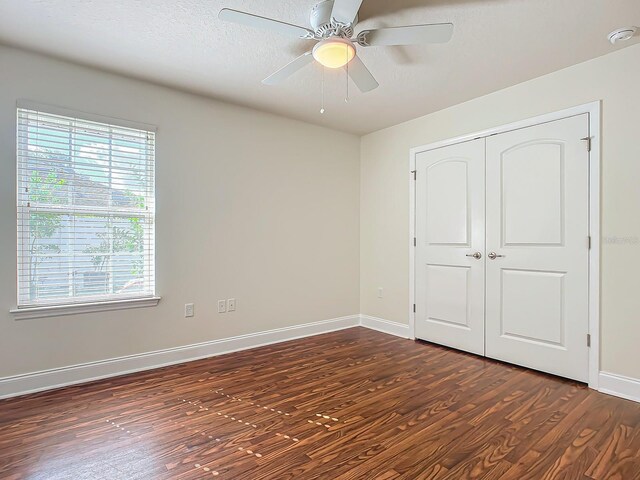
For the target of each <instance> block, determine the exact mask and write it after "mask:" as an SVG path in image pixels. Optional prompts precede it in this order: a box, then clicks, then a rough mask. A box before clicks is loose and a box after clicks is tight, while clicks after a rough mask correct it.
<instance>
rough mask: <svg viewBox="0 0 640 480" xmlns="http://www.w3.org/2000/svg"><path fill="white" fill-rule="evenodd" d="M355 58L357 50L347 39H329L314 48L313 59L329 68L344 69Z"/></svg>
mask: <svg viewBox="0 0 640 480" xmlns="http://www.w3.org/2000/svg"><path fill="white" fill-rule="evenodd" d="M355 56H356V48H355V47H354V45H353V43H352V42H351V41H349V40H347V39H345V38H339V37H332V38H327V39H326V40H322V41H321V42H318V43H317V44H316V46H315V47H313V58H315V59H316V61H317V62H318V63H320V64H321V65H323V66H325V67H327V68H341V67H344V66H345V65H346V64H347V63H349V62H350V61H351V60H353V57H355Z"/></svg>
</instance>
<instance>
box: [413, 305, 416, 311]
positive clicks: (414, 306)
mask: <svg viewBox="0 0 640 480" xmlns="http://www.w3.org/2000/svg"><path fill="white" fill-rule="evenodd" d="M413 313H416V304H415V303H414V304H413Z"/></svg>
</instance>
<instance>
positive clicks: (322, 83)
mask: <svg viewBox="0 0 640 480" xmlns="http://www.w3.org/2000/svg"><path fill="white" fill-rule="evenodd" d="M320 89H321V90H322V105H320V113H321V114H323V113H324V65H322V82H321V87H320Z"/></svg>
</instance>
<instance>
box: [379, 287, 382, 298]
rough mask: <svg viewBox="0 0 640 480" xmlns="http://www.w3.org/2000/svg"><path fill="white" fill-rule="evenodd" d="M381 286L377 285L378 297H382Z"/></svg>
mask: <svg viewBox="0 0 640 480" xmlns="http://www.w3.org/2000/svg"><path fill="white" fill-rule="evenodd" d="M382 292H383V290H382V287H378V298H382Z"/></svg>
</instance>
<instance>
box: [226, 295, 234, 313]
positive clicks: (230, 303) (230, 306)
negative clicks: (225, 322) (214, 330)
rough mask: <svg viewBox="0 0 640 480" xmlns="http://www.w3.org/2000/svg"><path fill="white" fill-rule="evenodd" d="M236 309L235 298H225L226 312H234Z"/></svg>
mask: <svg viewBox="0 0 640 480" xmlns="http://www.w3.org/2000/svg"><path fill="white" fill-rule="evenodd" d="M235 311H236V299H235V298H230V299H229V300H227V312H235Z"/></svg>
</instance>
